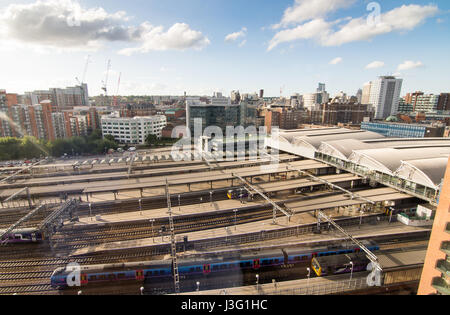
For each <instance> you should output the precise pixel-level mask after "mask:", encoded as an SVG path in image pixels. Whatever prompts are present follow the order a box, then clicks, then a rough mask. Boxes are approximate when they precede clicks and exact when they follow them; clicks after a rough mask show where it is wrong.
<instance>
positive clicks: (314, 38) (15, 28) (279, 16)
mask: <svg viewBox="0 0 450 315" xmlns="http://www.w3.org/2000/svg"><path fill="white" fill-rule="evenodd" d="M52 1H56V0H52ZM370 2H371V1H365V0H328V1H325V0H278V1H273V0H164V1H161V0H158V1H156V0H150V1H149V0H128V1H94V0H80V1H76V0H64V1H56V2H51V1H50V2H49V1H41V2H38V1H36V0H32V1H8V0H0V12H3V13H0V40H1V41H2V42H3V44H2V45H1V46H0V58H2V60H4V61H6V62H5V63H4V64H3V65H2V66H1V67H2V68H3V69H2V70H1V71H0V89H2V88H3V89H6V90H7V91H8V92H18V93H22V92H24V91H29V90H34V89H46V88H49V87H63V86H66V85H74V84H75V83H76V81H75V77H78V78H80V79H81V77H82V73H83V68H84V64H85V60H86V57H87V56H88V55H90V56H91V57H90V58H91V63H90V64H89V68H88V71H87V75H86V82H87V83H88V85H89V88H90V92H91V95H96V94H98V93H100V91H101V90H100V88H101V85H102V83H101V82H102V80H104V77H105V70H106V64H107V60H108V59H111V63H112V71H111V74H110V78H109V84H108V87H109V91H110V94H115V92H116V89H117V81H118V76H119V73H122V79H121V86H120V89H119V94H149V95H158V94H164V95H167V94H172V95H181V94H182V93H183V91H187V93H188V94H190V95H194V94H208V95H209V94H212V92H213V91H221V92H223V93H225V94H228V93H229V92H230V91H231V90H233V89H239V90H240V91H241V92H256V91H258V90H259V89H264V90H265V91H266V95H270V96H279V95H280V88H281V87H282V88H283V95H284V96H289V95H291V94H292V93H309V92H313V91H315V89H316V87H317V83H318V82H325V83H326V84H327V90H328V91H329V92H330V93H331V94H334V93H336V92H338V91H340V90H343V91H345V92H347V93H348V94H355V93H356V91H357V89H358V88H361V87H362V85H363V84H364V83H365V82H367V81H370V80H372V79H375V78H376V77H377V76H378V75H385V74H397V75H399V76H400V77H402V78H403V79H404V84H403V89H402V94H406V93H407V92H411V91H415V90H423V91H425V92H428V93H440V92H450V76H449V74H448V73H449V70H450V59H449V58H448V51H449V50H450V47H449V46H450V43H449V42H448V40H447V38H448V37H449V34H450V32H449V31H450V25H449V23H450V15H449V12H450V3H449V1H445V0H444V1H434V2H430V1H388V0H383V1H378V2H377V3H378V4H379V5H380V9H381V11H380V13H381V19H380V21H381V23H383V25H382V27H378V28H373V29H371V28H366V26H365V24H366V19H367V15H368V14H370V13H371V12H370V11H368V10H367V5H368V4H369V3H370ZM324 3H326V5H325V4H324ZM45 5H50V6H47V7H46V6H45ZM42 8H47V9H44V10H43V9H42ZM48 8H52V9H51V10H50V9H48ZM74 8H75V9H74ZM99 8H101V10H99ZM71 10H73V12H75V13H74V14H73V16H75V18H74V21H75V24H74V25H69V26H70V28H68V27H66V26H67V25H63V26H61V24H57V23H56V22H54V24H48V25H44V24H43V21H45V18H52V17H54V16H59V18H60V17H61V16H63V18H65V19H66V18H67V17H70V16H69V15H70V14H72V11H71ZM118 12H122V13H118ZM52 15H54V16H52ZM27 19H29V21H27ZM66 20H67V19H66ZM19 21H20V22H19ZM53 21H56V20H53ZM69 21H71V20H69ZM57 22H58V23H60V22H61V21H57ZM78 22H79V24H77V23H78ZM64 23H65V22H64ZM24 25H27V26H26V27H25V26H24ZM43 25H44V26H43ZM169 29H172V31H173V32H169ZM239 32H240V33H239ZM233 33H235V34H234V35H231V34H233ZM227 35H231V36H230V37H231V38H234V39H235V40H232V39H229V40H228V41H226V40H225V38H226V36H227ZM183 36H185V37H183ZM181 37H183V38H184V40H180V38H181ZM333 60H334V61H335V62H334V64H333V62H332V61H333ZM369 64H372V67H369V68H367V66H368V65H369ZM401 65H403V66H401Z"/></svg>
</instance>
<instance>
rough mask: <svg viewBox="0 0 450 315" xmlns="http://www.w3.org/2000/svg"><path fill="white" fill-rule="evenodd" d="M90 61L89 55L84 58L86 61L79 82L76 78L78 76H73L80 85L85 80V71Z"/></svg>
mask: <svg viewBox="0 0 450 315" xmlns="http://www.w3.org/2000/svg"><path fill="white" fill-rule="evenodd" d="M90 62H91V55H88V56H87V58H86V63H85V64H84V70H83V76H82V77H81V78H82V80H81V82H80V80H79V79H78V77H76V78H75V80H77V82H78V84H79V85H80V86H81V85H83V83H84V82H85V81H86V73H87V70H88V66H89V63H90Z"/></svg>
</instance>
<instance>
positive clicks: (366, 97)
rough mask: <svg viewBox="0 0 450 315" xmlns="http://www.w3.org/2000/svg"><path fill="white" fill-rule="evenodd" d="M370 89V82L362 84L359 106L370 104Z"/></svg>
mask: <svg viewBox="0 0 450 315" xmlns="http://www.w3.org/2000/svg"><path fill="white" fill-rule="evenodd" d="M371 88H372V82H368V83H366V84H364V87H363V89H362V95H361V104H365V105H367V104H370V90H371Z"/></svg>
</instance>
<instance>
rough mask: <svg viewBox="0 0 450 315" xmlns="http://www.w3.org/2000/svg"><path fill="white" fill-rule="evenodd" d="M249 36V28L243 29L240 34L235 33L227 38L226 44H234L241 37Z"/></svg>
mask: <svg viewBox="0 0 450 315" xmlns="http://www.w3.org/2000/svg"><path fill="white" fill-rule="evenodd" d="M246 35H247V28H246V27H243V28H242V29H241V30H240V31H239V32H234V33H231V34H228V35H227V36H225V41H226V42H234V41H236V40H237V39H239V38H240V37H245V36H246Z"/></svg>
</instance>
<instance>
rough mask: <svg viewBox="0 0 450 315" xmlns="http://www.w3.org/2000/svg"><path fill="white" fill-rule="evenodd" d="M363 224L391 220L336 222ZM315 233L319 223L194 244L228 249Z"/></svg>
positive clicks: (322, 226) (324, 225)
mask: <svg viewBox="0 0 450 315" xmlns="http://www.w3.org/2000/svg"><path fill="white" fill-rule="evenodd" d="M360 220H361V223H362V224H368V223H374V222H383V221H387V220H389V217H387V216H384V215H379V214H378V215H371V216H365V217H362V219H361V218H359V217H357V218H349V219H342V220H336V222H337V223H338V224H339V225H340V226H341V227H346V226H356V225H358V224H359V223H360ZM331 228H332V227H331V226H330V225H329V224H328V223H321V224H320V230H321V231H325V230H329V229H331ZM230 229H233V227H230ZM314 231H317V223H312V224H308V225H304V226H296V227H291V228H282V229H278V230H272V231H260V232H254V233H248V234H241V235H236V236H226V237H220V238H216V239H212V240H211V239H209V240H205V241H202V240H198V241H195V243H194V244H193V248H194V249H195V250H204V249H207V248H214V247H228V246H236V245H240V244H247V243H256V242H263V241H267V240H273V239H282V238H288V237H298V236H300V235H304V234H310V233H312V232H314Z"/></svg>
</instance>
